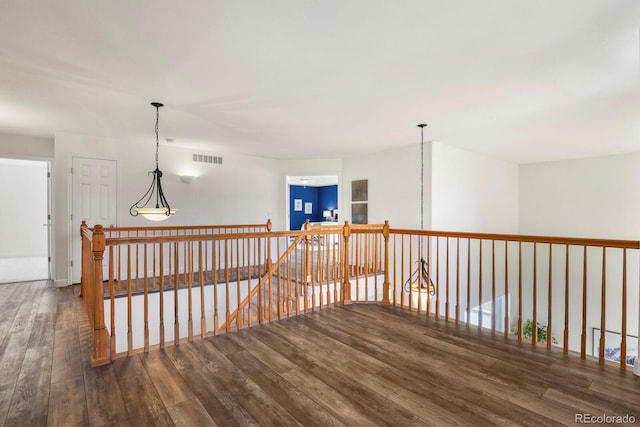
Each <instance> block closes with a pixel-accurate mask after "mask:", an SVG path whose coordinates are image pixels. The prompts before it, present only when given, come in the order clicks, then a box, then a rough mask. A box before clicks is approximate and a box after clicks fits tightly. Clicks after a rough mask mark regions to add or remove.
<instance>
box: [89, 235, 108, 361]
mask: <svg viewBox="0 0 640 427" xmlns="http://www.w3.org/2000/svg"><path fill="white" fill-rule="evenodd" d="M92 246H93V247H92V251H93V281H92V283H91V284H90V286H92V288H93V295H94V303H93V357H92V358H91V366H93V367H95V366H102V365H106V364H108V363H110V362H111V359H110V357H109V348H108V347H109V339H108V338H109V337H108V335H107V329H106V327H105V324H104V285H103V283H102V259H103V258H104V249H105V236H104V231H102V225H99V224H98V225H96V226H95V228H94V230H93V239H92Z"/></svg>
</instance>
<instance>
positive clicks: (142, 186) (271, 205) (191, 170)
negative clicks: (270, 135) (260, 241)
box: [120, 144, 284, 226]
mask: <svg viewBox="0 0 640 427" xmlns="http://www.w3.org/2000/svg"><path fill="white" fill-rule="evenodd" d="M151 145H152V146H151V147H150V149H148V150H147V149H146V148H145V149H143V150H137V151H136V152H132V153H127V155H126V156H124V155H123V156H122V157H121V160H120V168H121V171H122V173H121V180H122V183H123V185H122V198H121V200H122V206H121V208H120V212H121V219H120V225H123V226H124V225H137V226H140V225H147V224H148V221H147V220H145V219H144V218H142V217H132V216H130V215H129V207H130V206H131V205H132V204H133V203H134V202H136V201H137V200H138V199H139V198H140V197H141V196H142V195H143V194H144V192H145V191H147V188H148V187H149V185H150V183H151V178H150V177H149V176H148V175H147V172H148V171H150V170H153V169H154V168H155V159H154V150H155V148H154V146H153V144H151ZM193 153H194V150H191V149H188V148H183V147H177V146H170V145H161V146H160V160H159V163H160V169H161V170H162V172H163V178H162V186H163V190H164V193H165V196H166V197H167V200H168V201H169V203H170V205H171V208H175V209H178V213H177V214H176V215H175V216H173V217H171V218H170V219H168V220H166V221H164V222H163V225H165V224H166V225H194V224H247V223H254V224H257V223H266V222H267V219H269V218H271V220H272V222H273V223H274V224H279V223H280V221H281V216H282V212H281V210H282V208H281V204H280V200H282V199H283V196H282V194H283V193H284V186H282V187H281V186H280V185H279V183H280V180H281V179H280V178H281V177H280V174H279V172H278V166H279V165H278V162H277V161H276V160H272V159H264V158H259V157H252V156H243V155H237V154H225V155H224V156H223V163H222V164H221V165H219V164H204V163H194V162H193V159H192V155H193ZM197 153H198V154H209V153H206V152H203V151H202V150H197ZM211 155H213V153H211ZM216 155H218V154H216ZM180 175H195V176H197V179H196V181H195V182H193V183H192V184H185V183H183V182H182V181H181V180H180Z"/></svg>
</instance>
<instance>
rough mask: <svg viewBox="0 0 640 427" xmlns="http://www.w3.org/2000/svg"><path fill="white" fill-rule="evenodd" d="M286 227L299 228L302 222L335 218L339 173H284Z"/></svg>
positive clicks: (336, 217)
mask: <svg viewBox="0 0 640 427" xmlns="http://www.w3.org/2000/svg"><path fill="white" fill-rule="evenodd" d="M286 183H287V184H286V185H287V188H286V197H285V199H286V207H285V212H287V220H286V226H287V230H300V228H301V227H302V225H303V224H304V222H305V221H306V220H307V219H308V220H309V221H310V222H337V221H338V219H339V211H338V202H339V201H338V199H339V194H340V193H339V190H338V176H337V175H322V176H287V177H286Z"/></svg>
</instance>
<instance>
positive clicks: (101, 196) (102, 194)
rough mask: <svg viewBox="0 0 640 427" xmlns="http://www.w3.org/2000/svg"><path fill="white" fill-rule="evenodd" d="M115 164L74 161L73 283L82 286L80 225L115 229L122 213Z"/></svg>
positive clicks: (109, 161)
mask: <svg viewBox="0 0 640 427" xmlns="http://www.w3.org/2000/svg"><path fill="white" fill-rule="evenodd" d="M117 165H118V164H117V162H116V161H115V160H105V159H91V158H87V157H74V158H73V161H72V169H71V176H72V187H71V188H72V202H71V203H72V212H71V235H72V242H73V243H72V247H73V248H72V256H71V279H72V280H71V283H80V272H81V265H82V262H81V244H82V242H81V240H80V232H79V230H80V224H81V223H82V221H86V222H87V224H88V225H89V226H90V227H93V226H94V225H96V224H101V225H103V226H104V227H110V226H115V225H116V223H117V217H116V216H117V212H118V206H117V203H118V191H117V189H118V179H117V170H118V168H117Z"/></svg>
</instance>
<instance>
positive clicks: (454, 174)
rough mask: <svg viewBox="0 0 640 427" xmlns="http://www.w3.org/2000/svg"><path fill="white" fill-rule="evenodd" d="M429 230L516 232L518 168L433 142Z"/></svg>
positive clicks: (504, 162) (511, 164)
mask: <svg viewBox="0 0 640 427" xmlns="http://www.w3.org/2000/svg"><path fill="white" fill-rule="evenodd" d="M432 163H433V166H432V168H433V180H432V185H433V196H432V204H433V208H432V215H433V223H432V228H433V229H436V230H451V231H471V232H478V233H483V232H487V233H490V232H492V233H517V232H518V165H517V164H515V163H510V162H507V161H503V160H499V159H495V158H491V157H488V156H484V155H480V154H477V153H473V152H471V151H466V150H461V149H459V148H455V147H452V146H449V145H446V144H443V143H440V142H434V143H433V158H432Z"/></svg>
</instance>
